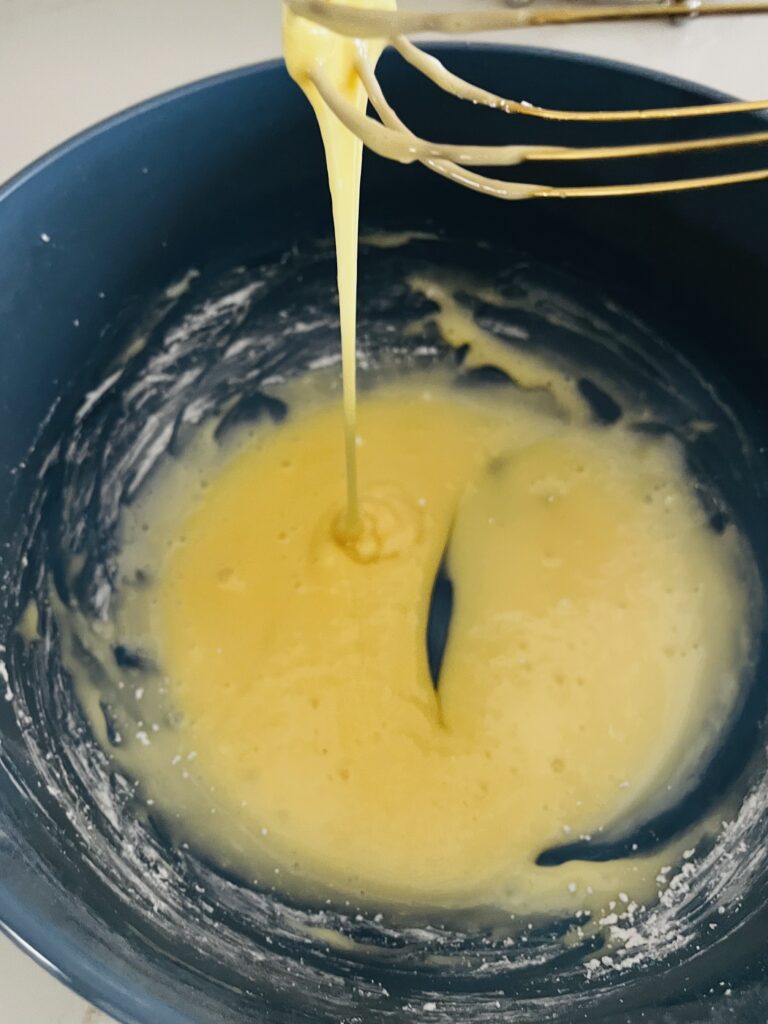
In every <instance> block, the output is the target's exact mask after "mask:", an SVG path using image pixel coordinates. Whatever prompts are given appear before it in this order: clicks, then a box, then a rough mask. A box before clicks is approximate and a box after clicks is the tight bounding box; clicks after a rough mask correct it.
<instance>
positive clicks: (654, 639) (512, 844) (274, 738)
mask: <svg viewBox="0 0 768 1024" xmlns="http://www.w3.org/2000/svg"><path fill="white" fill-rule="evenodd" d="M359 429H360V431H361V438H362V445H361V447H360V469H361V483H362V493H363V494H365V495H366V498H365V499H364V500H363V503H362V515H363V517H364V518H365V519H366V520H367V528H366V530H365V534H364V535H365V537H366V543H365V544H364V545H361V546H360V547H359V548H358V547H353V548H352V549H348V548H346V547H344V546H340V545H339V544H338V543H337V542H336V540H335V539H334V535H333V524H334V522H335V521H336V517H337V516H338V512H339V508H340V504H339V486H338V472H337V469H336V467H337V457H338V450H339V436H338V420H337V414H336V410H335V408H334V407H333V406H330V407H321V408H319V409H316V410H314V411H311V412H306V413H304V414H301V415H296V416H295V417H294V418H293V419H292V420H290V421H289V422H288V423H286V425H285V426H284V427H282V428H279V429H275V430H274V431H273V432H271V433H269V434H265V435H264V436H263V437H262V438H261V439H260V441H259V442H258V443H256V444H253V445H251V446H248V447H246V448H245V449H244V450H243V451H242V452H241V453H240V454H239V455H238V456H237V457H236V458H234V459H233V461H232V463H231V464H230V465H229V466H228V467H227V468H226V469H224V470H223V471H222V472H221V474H220V475H219V476H218V478H217V479H215V480H214V481H212V483H211V484H210V486H209V488H208V489H207V490H206V492H205V496H204V497H203V498H202V500H200V501H199V502H198V504H197V507H195V508H194V509H193V510H192V511H191V512H190V513H189V515H188V516H187V517H186V518H185V521H184V522H183V525H182V527H181V533H182V534H183V536H184V543H183V544H180V545H179V546H178V547H177V548H176V549H175V551H174V552H173V553H172V554H171V555H170V557H169V558H168V559H167V562H166V564H165V565H164V567H163V571H162V574H161V576H160V578H159V581H158V585H157V587H156V589H155V591H154V593H153V599H154V600H155V601H156V611H155V623H154V631H155V642H156V645H157V649H158V650H159V653H160V658H161V662H162V664H163V666H164V669H165V671H166V673H167V674H168V676H169V678H170V680H171V682H172V695H173V701H174V704H175V705H176V706H177V707H178V708H179V709H180V710H181V711H182V712H183V715H184V721H185V723H186V724H185V726H184V729H183V732H184V743H185V748H188V749H190V750H194V751H195V752H196V754H197V762H196V764H197V770H198V771H199V772H200V774H201V775H202V776H203V777H204V778H205V779H207V780H210V782H211V783H212V784H213V785H215V786H216V787H217V790H224V791H225V792H226V794H227V799H228V800H229V801H231V802H232V803H233V804H234V805H235V806H239V805H241V804H242V802H245V803H246V805H247V806H245V807H244V808H243V809H242V810H241V811H239V814H240V815H241V816H243V815H244V816H246V817H247V818H248V820H249V821H250V822H251V824H252V826H253V831H254V833H256V832H258V830H259V829H260V828H262V827H264V828H266V829H267V830H268V834H269V837H270V839H269V845H270V848H271V850H272V852H273V854H274V855H276V856H277V857H278V859H280V860H284V861H285V862H286V863H287V864H291V865H296V868H295V870H296V871H297V872H298V873H299V874H301V875H304V876H305V877H308V878H316V879H319V880H321V881H322V882H325V883H326V884H331V885H334V886H335V887H338V888H339V889H341V890H342V891H345V890H347V891H353V892H355V893H357V892H359V891H364V892H365V893H366V894H367V895H368V896H369V897H374V898H377V899H387V900H396V901H398V902H406V903H409V904H412V903H414V902H416V903H424V902H428V903H450V904H456V903H459V904H461V903H466V902H467V901H469V902H485V901H502V902H510V901H511V902H512V903H514V904H516V905H519V904H521V903H522V904H523V905H528V906H529V907H530V909H535V910H542V909H548V910H552V909H556V908H557V907H558V906H562V905H563V903H564V902H571V903H574V904H575V903H577V902H578V901H579V900H580V901H581V903H583V901H584V898H585V891H584V889H585V887H586V885H591V886H592V887H593V888H594V887H597V888H598V890H599V898H601V899H603V900H605V899H607V898H609V897H610V896H615V893H616V888H613V892H611V888H612V887H616V886H617V879H616V868H615V867H610V868H608V869H606V867H605V866H602V865H601V866H597V868H595V866H594V865H593V866H585V865H582V866H574V865H568V866H566V867H565V868H562V869H560V870H558V871H554V872H553V871H552V870H551V869H546V868H544V869H541V868H539V869H537V868H535V867H534V862H535V860H536V857H537V856H538V854H539V853H541V852H542V851H543V850H544V849H546V848H547V847H550V846H556V845H558V844H561V843H562V842H564V841H566V840H568V839H569V837H570V838H575V837H577V836H579V835H583V834H593V833H596V830H598V829H600V828H601V827H610V826H612V825H614V824H615V823H616V822H618V821H620V820H621V819H622V818H624V817H630V816H631V814H632V810H633V808H637V807H641V808H642V809H643V811H644V812H645V813H647V812H648V810H649V808H650V809H652V808H653V807H654V806H656V807H658V806H659V804H660V803H662V804H663V799H664V797H666V796H667V790H666V786H667V785H668V784H670V783H679V781H680V779H681V775H682V776H685V775H686V774H687V773H689V772H690V771H691V770H692V769H695V767H696V765H697V763H698V760H699V755H700V754H701V746H700V744H701V742H702V740H703V741H704V742H706V740H707V739H710V740H711V739H712V738H713V731H714V732H716V730H717V727H718V725H719V724H721V722H722V712H721V711H720V712H718V710H717V708H718V706H719V707H721V708H722V707H723V706H725V707H727V706H728V703H729V698H731V699H732V697H733V692H732V691H731V692H730V693H727V692H725V691H722V690H719V687H721V686H723V685H724V680H727V679H729V678H732V676H731V674H730V669H731V667H732V666H733V665H734V664H737V663H739V662H740V661H741V660H742V659H743V657H744V649H743V647H742V639H741V623H742V621H743V617H744V615H745V606H744V602H743V600H742V599H741V598H740V577H739V568H738V565H737V558H736V553H735V548H734V544H733V543H732V542H729V541H727V540H726V541H723V539H722V538H719V537H717V536H716V535H715V534H714V533H713V532H712V531H711V530H710V529H709V528H708V527H707V525H706V522H705V518H704V515H703V512H702V511H701V509H700V508H699V507H698V505H697V502H696V499H695V497H694V496H693V495H692V493H691V492H690V490H689V488H688V486H687V484H686V482H685V476H684V472H683V469H682V466H681V464H680V460H679V456H678V454H677V452H676V451H675V450H674V449H673V448H669V447H665V446H663V445H659V444H658V443H650V442H648V441H641V440H638V439H636V438H632V437H631V436H630V435H628V434H626V433H623V432H621V431H597V430H589V429H579V428H574V427H563V426H562V425H558V424H557V423H556V422H554V421H553V420H552V419H551V418H548V417H544V416H542V415H541V414H539V413H538V412H536V411H532V410H530V409H526V408H525V407H524V406H523V407H522V408H518V409H516V410H515V411H514V412H513V413H510V410H509V408H506V409H505V408H504V407H503V406H497V405H495V404H494V403H493V402H492V401H489V400H488V399H487V398H486V400H485V401H483V402H482V404H481V403H480V402H479V401H477V400H474V401H471V400H468V399H461V398H459V397H458V396H457V394H456V393H455V392H454V393H450V392H449V391H448V388H447V387H446V386H445V385H444V384H443V383H442V382H440V381H439V380H438V381H432V382H431V384H430V386H429V388H428V389H427V388H426V386H425V385H424V384H422V385H421V387H417V386H415V385H414V386H411V387H406V386H400V387H390V388H386V387H384V388H382V389H381V390H380V391H379V392H378V393H377V394H376V395H375V396H373V397H370V398H368V399H366V400H365V401H364V402H362V404H361V407H360V428H359ZM449 539H450V543H449V547H448V564H449V570H450V572H451V575H452V576H453V578H454V581H455V586H456V608H455V613H454V620H453V626H452V631H451V636H450V641H449V646H448V651H447V655H446V659H445V662H444V666H443V671H442V675H441V679H440V686H439V690H438V691H437V692H436V691H435V689H434V688H433V685H432V681H431V679H430V677H429V672H428V667H427V659H426V645H425V634H426V620H427V612H428V606H429V598H430V592H431V588H432V582H433V580H434V577H435V574H436V571H437V567H438V564H439V562H440V559H441V557H442V555H443V550H444V548H445V546H446V543H448V542H449ZM726 689H727V684H726ZM713 719H714V720H713ZM691 737H693V738H694V745H695V748H694V749H689V750H688V752H687V754H686V753H685V743H686V742H687V741H690V739H691ZM681 750H682V751H683V753H682V754H681ZM620 871H623V872H624V873H625V874H626V872H627V867H626V865H624V866H623V867H622V868H621V869H620ZM653 873H654V875H655V873H656V869H655V868H654V869H653ZM574 881H575V882H576V883H577V884H578V885H579V886H580V887H581V892H580V893H578V894H573V893H571V894H569V892H568V885H569V884H571V883H573V882H574ZM606 883H607V887H608V888H607V891H606ZM619 887H622V886H619ZM569 895H570V897H573V896H576V899H575V900H574V899H573V898H570V899H569ZM589 902H590V903H591V902H593V901H592V900H589Z"/></svg>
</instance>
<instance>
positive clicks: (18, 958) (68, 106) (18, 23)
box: [0, 0, 768, 1024]
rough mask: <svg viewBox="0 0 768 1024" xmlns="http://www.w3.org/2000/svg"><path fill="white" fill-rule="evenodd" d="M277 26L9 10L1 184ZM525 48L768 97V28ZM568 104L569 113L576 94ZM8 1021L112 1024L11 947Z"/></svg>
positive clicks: (274, 3)
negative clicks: (600, 59)
mask: <svg viewBox="0 0 768 1024" xmlns="http://www.w3.org/2000/svg"><path fill="white" fill-rule="evenodd" d="M427 2H428V0H423V5H425V6H426V4H427ZM468 2H470V0H468ZM471 2H477V3H479V0H471ZM279 23H280V4H279V0H0V181H3V180H5V179H6V178H8V177H10V176H11V175H12V174H14V173H15V172H16V171H18V170H20V169H21V168H22V167H23V166H24V165H25V164H27V163H29V162H30V161H31V160H33V159H34V158H35V157H37V156H39V155H41V154H42V153H44V152H45V151H46V150H47V149H49V148H50V147H51V146H53V145H55V144H57V143H59V142H61V141H62V140H64V139H66V138H67V137H68V136H70V135H72V134H74V133H75V132H77V131H80V130H81V129H82V128H85V127H86V126H87V125H89V124H92V123H93V122H95V121H98V120H100V119H101V118H103V117H107V116H108V115H110V114H112V113H114V112H115V111H117V110H120V109H122V108H124V107H126V106H129V105H130V104H132V103H135V102H137V101H139V100H141V99H143V98H145V97H147V96H151V95H153V94H156V93H158V92H162V91H163V90H166V89H170V88H172V87H174V86H176V85H180V84H182V83H184V82H188V81H191V80H193V79H196V78H201V77H203V76H205V75H209V74H213V73H215V72H218V71H223V70H225V69H227V68H232V67H237V66H239V65H243V64H249V63H252V62H254V61H258V60H262V59H264V58H267V57H273V56H277V55H278V54H279V51H280V36H279ZM496 38H498V37H496ZM517 39H518V40H522V41H524V42H526V43H535V44H537V45H538V44H541V45H545V46H552V47H557V48H562V49H569V50H581V51H583V52H585V53H592V54H597V55H601V56H609V57H615V58H617V59H619V60H626V61H630V62H633V63H637V64H645V65H646V66H648V67H653V68H657V69H659V70H662V71H668V72H670V73H673V74H676V75H680V76H681V77H684V78H690V79H693V80H695V81H699V82H703V83H705V84H707V85H712V86H714V87H716V88H719V89H722V90H724V91H726V92H731V93H734V94H736V95H739V96H742V97H744V98H750V99H756V98H759V97H761V96H768V17H766V18H765V19H757V18H754V17H753V18H742V19H734V20H732V21H727V22H726V21H722V20H721V21H704V20H698V21H694V22H688V23H686V24H685V25H682V26H670V25H644V26H640V25H632V26H628V25H615V26H602V27H599V26H578V27H572V28H567V29H565V28H551V29H537V30H535V31H531V32H527V33H525V34H524V36H522V37H521V36H520V35H518V36H517ZM563 95H564V100H563V105H565V104H566V103H567V86H564V92H563ZM534 98H535V97H531V99H534ZM0 1020H2V1024H107V1018H106V1017H105V1016H104V1015H103V1014H101V1013H98V1012H97V1011H95V1010H92V1009H89V1008H88V1007H87V1006H86V1004H85V1003H83V1002H82V1001H81V1000H80V999H78V998H77V997H75V996H74V995H72V994H71V993H69V992H68V991H67V990H65V989H64V988H63V987H62V986H61V985H60V984H59V983H58V982H57V981H54V980H53V979H51V978H50V977H48V976H47V975H46V974H45V973H44V972H43V971H42V969H41V968H38V967H37V966H35V965H34V964H33V963H32V961H31V960H29V959H28V958H27V957H26V956H25V955H24V954H23V953H21V952H19V951H17V950H16V949H15V948H14V947H13V946H12V945H11V943H10V942H9V941H8V940H6V939H3V938H0ZM147 1024H153V1022H151V1021H148V1022H147Z"/></svg>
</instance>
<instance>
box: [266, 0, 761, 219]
mask: <svg viewBox="0 0 768 1024" xmlns="http://www.w3.org/2000/svg"><path fill="white" fill-rule="evenodd" d="M285 3H286V5H287V6H288V7H289V8H290V9H291V10H292V11H293V13H294V14H297V15H300V16H301V17H304V18H308V19H309V20H311V21H314V22H316V23H317V24H319V25H322V26H324V27H325V28H328V29H330V30H332V31H334V32H337V33H339V34H341V35H345V36H348V37H351V38H354V39H361V40H362V39H381V40H384V41H385V42H386V43H387V44H389V45H390V46H392V47H393V48H394V49H395V50H396V51H397V52H398V54H399V55H400V56H401V57H402V58H403V59H404V60H405V61H406V62H407V63H408V64H410V65H411V66H412V67H413V68H415V69H416V70H417V71H419V72H420V73H421V74H422V75H424V76H425V77H426V78H427V79H429V81H431V82H432V83H433V84H434V85H436V86H438V87H439V88H440V89H442V90H443V91H444V92H446V93H449V94H450V95H452V96H455V97H456V98H458V99H460V100H464V101H467V102H470V103H472V104H475V105H478V106H484V107H489V108H491V109H493V110H498V111H501V112H503V113H505V114H513V115H515V114H516V115H520V116H522V117H528V118H536V119H539V120H544V121H554V122H579V123H582V124H595V123H607V122H612V123H621V122H625V123H626V122H639V121H646V122H647V121H677V120H682V119H684V118H703V117H707V118H708V117H723V116H729V115H734V114H742V113H749V112H754V111H761V110H768V99H764V100H745V101H723V102H718V103H707V104H698V105H694V106H679V107H661V108H646V109H635V110H591V111H586V110H555V109H550V108H547V107H541V106H536V105H534V104H532V103H529V102H527V101H525V100H518V99H508V98H505V97H503V96H498V95H496V94H495V93H492V92H489V91H488V90H486V89H483V88H481V87H480V86H477V85H474V84H472V83H470V82H467V81H465V80H464V79H462V78H461V77H459V76H458V75H456V74H454V73H452V72H451V71H450V70H449V69H448V68H446V67H445V66H444V65H443V64H442V63H441V62H440V61H439V60H438V59H437V58H436V57H435V56H433V55H432V54H430V53H427V52H426V51H425V50H423V49H422V48H421V47H419V46H417V45H416V44H415V43H413V42H412V41H411V40H410V39H409V38H408V36H409V35H411V34H413V33H416V32H424V31H427V32H429V31H436V32H441V33H445V34H449V35H450V34H465V33H471V32H481V31H488V30H501V29H514V28H519V29H522V28H528V27H533V26H540V25H570V24H576V23H580V22H614V21H637V20H660V19H678V18H680V17H683V16H687V17H691V16H693V15H695V16H697V17H707V16H715V15H717V16H736V15H740V14H742V15H743V14H766V13H768V0H753V2H700V0H671V2H668V3H666V2H664V3H645V2H635V3H623V4H599V5H585V4H568V5H565V6H546V7H545V6H542V7H535V6H525V5H524V4H518V3H512V4H508V5H507V6H505V7H504V8H502V9H495V8H487V9H479V10H474V11H467V10H465V11H450V12H448V11H446V12H427V11H422V12H419V11H385V10H372V9H361V8H357V7H348V6H345V5H340V4H329V3H328V2H327V0H285ZM357 71H358V74H359V76H360V80H361V81H362V83H363V86H364V88H365V90H366V92H367V94H368V98H369V100H370V103H371V106H372V107H373V109H374V111H375V112H376V114H377V116H378V120H377V119H376V118H374V117H371V116H370V115H368V114H364V113H361V112H360V111H359V110H358V109H357V108H356V107H355V105H354V104H352V103H351V102H350V101H349V100H348V99H346V97H345V96H344V95H343V94H342V93H341V92H340V91H339V90H338V89H337V88H336V87H335V85H334V84H333V83H332V82H331V80H330V79H329V78H328V77H327V76H326V75H325V73H324V72H323V70H322V68H321V67H317V68H315V70H314V71H313V72H312V74H311V76H310V77H311V80H312V82H313V84H314V85H315V87H316V89H317V90H318V92H319V93H320V95H321V96H322V98H323V100H324V101H325V103H326V104H327V105H328V106H329V107H330V109H331V110H332V111H333V112H334V114H335V115H336V116H337V117H338V118H339V119H340V120H341V121H342V122H343V123H344V124H345V125H346V127H347V128H348V129H349V130H350V131H352V132H353V133H354V134H355V135H356V136H357V137H358V138H359V139H361V141H362V142H363V143H364V144H365V145H366V146H367V147H368V148H369V149H371V150H372V151H374V152H376V153H378V154H379V155H380V156H384V157H386V158H388V159H392V160H397V161H399V162H401V163H414V162H420V163H422V164H423V165H424V166H425V167H427V168H428V169H429V170H431V171H433V172H435V173H436V174H440V175H442V176H443V177H446V178H449V179H450V180H452V181H454V182H456V183H457V184H459V185H462V186H464V187H466V188H470V189H474V190H475V191H478V192H482V193H484V194H486V195H491V196H494V197H496V198H499V199H527V198H544V199H549V198H560V199H566V198H598V197H606V196H626V195H646V194H654V193H661V192H676V191H684V190H689V189H702V188H714V187H717V186H723V185H735V184H739V183H744V182H754V181H763V180H768V167H764V168H758V169H756V170H748V171H736V172H732V173H727V174H714V175H706V176H696V177H683V178H671V179H669V180H665V181H654V182H638V183H633V184H599V185H577V186H557V185H540V184H532V183H530V182H517V181H508V180H506V179H500V178H494V177H490V176H488V175H486V174H481V173H478V172H477V171H474V170H472V168H473V167H511V166H517V165H522V164H527V163H534V162H574V161H605V160H617V159H622V160H626V159H632V160H634V159H641V158H643V157H664V156H674V155H676V154H683V153H697V152H704V151H713V150H734V149H737V148H740V147H749V146H759V145H764V144H766V143H768V125H767V126H766V130H765V131H753V132H747V133H739V134H727V135H719V136H709V137H707V136H700V137H697V138H689V139H682V140H675V141H664V142H652V143H639V144H631V145H612V146H557V145H554V146H552V145H550V146H543V145H524V144H516V145H461V144H454V143H443V142H434V141H430V140H427V139H424V138H422V137H421V136H419V135H417V134H415V133H414V132H412V131H411V130H410V129H409V128H408V126H407V125H406V124H405V123H404V121H403V120H402V119H401V117H400V115H399V114H398V113H397V112H396V111H395V110H394V108H393V107H392V105H391V104H390V103H389V102H388V100H387V98H386V95H385V93H384V91H383V89H382V87H381V84H380V82H379V80H378V78H377V76H376V71H375V68H374V66H373V64H372V62H371V61H370V60H369V59H368V58H367V57H366V55H365V51H364V49H363V47H362V46H361V47H359V48H358V58H357Z"/></svg>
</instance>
